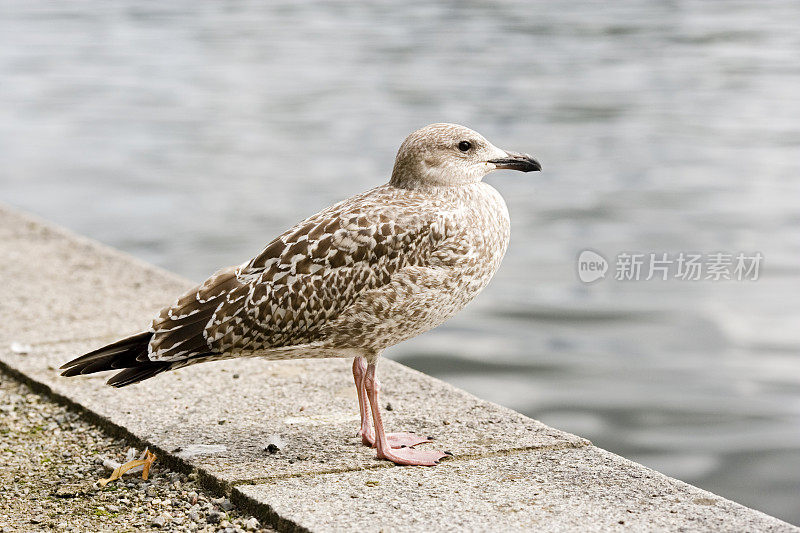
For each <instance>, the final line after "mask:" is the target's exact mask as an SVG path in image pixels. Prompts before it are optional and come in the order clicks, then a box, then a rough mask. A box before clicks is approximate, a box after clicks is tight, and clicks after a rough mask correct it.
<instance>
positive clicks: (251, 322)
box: [149, 182, 509, 364]
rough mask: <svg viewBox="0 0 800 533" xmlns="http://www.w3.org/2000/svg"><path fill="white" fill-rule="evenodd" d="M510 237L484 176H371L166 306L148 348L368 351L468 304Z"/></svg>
mask: <svg viewBox="0 0 800 533" xmlns="http://www.w3.org/2000/svg"><path fill="white" fill-rule="evenodd" d="M508 238H509V219H508V211H507V209H506V206H505V202H504V201H503V199H502V198H501V197H500V195H499V194H498V193H497V191H495V190H494V189H493V188H492V187H491V186H489V185H487V184H485V183H482V182H477V183H472V184H468V185H463V186H460V187H444V186H436V187H430V188H424V189H405V188H400V187H395V186H393V185H391V184H387V185H383V186H380V187H376V188H375V189H372V190H370V191H367V192H366V193H363V194H360V195H357V196H354V197H352V198H350V199H348V200H345V201H344V202H341V203H339V204H336V205H334V206H332V207H329V208H328V209H325V210H324V211H321V212H320V213H318V214H316V215H313V216H311V217H309V218H307V219H306V220H304V221H302V222H300V223H299V224H297V225H296V226H294V227H293V228H291V229H290V230H288V231H286V232H285V233H284V234H283V235H281V236H280V237H278V238H276V239H275V240H273V241H272V242H271V243H270V244H269V245H267V247H266V248H265V249H264V250H263V251H262V252H261V253H260V254H259V255H258V256H256V257H255V258H254V259H252V260H251V261H249V262H247V263H245V264H244V265H241V266H239V267H236V268H234V267H231V268H227V269H223V270H220V271H219V272H217V273H216V274H214V275H213V276H211V277H210V278H209V279H208V280H206V281H205V282H204V283H203V284H201V285H200V286H199V287H197V288H195V289H193V290H191V291H189V292H187V293H186V294H184V295H183V296H181V297H180V298H178V299H177V301H176V302H175V303H174V304H173V305H172V306H170V307H167V308H165V309H163V310H162V311H161V312H160V313H159V314H158V316H157V317H156V318H155V319H154V320H153V324H152V328H151V329H152V331H153V332H154V335H153V337H152V339H151V341H150V352H149V358H150V359H151V360H155V361H172V362H175V363H178V364H180V363H181V362H186V363H189V362H192V358H198V357H202V358H209V357H213V358H218V357H223V356H224V357H236V356H261V357H266V358H270V359H285V358H292V357H337V356H341V357H347V356H353V355H364V356H366V357H367V358H368V359H369V358H373V357H374V356H376V355H377V354H378V353H379V352H380V351H381V350H383V349H384V348H387V347H389V346H392V345H394V344H397V343H399V342H401V341H403V340H406V339H408V338H410V337H413V336H414V335H417V334H419V333H422V332H424V331H427V330H428V329H431V328H433V327H436V326H438V325H439V324H441V323H442V322H444V321H445V320H446V319H447V318H449V317H451V316H452V315H453V314H455V313H456V312H457V311H458V310H460V309H461V308H462V307H464V305H466V304H467V303H468V302H469V301H470V300H471V299H472V298H474V297H475V296H476V295H477V294H478V293H479V292H480V291H481V290H482V289H483V288H484V287H485V286H486V284H487V283H488V282H489V280H490V279H491V277H492V275H493V274H494V272H495V271H496V270H497V267H498V266H499V265H500V260H501V259H502V257H503V254H504V253H505V250H506V246H507V244H508ZM212 354H213V355H212ZM223 354H224V355H223Z"/></svg>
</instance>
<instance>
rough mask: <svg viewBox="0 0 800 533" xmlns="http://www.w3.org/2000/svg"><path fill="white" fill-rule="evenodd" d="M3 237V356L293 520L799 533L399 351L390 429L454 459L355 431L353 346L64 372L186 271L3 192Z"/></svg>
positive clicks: (388, 388)
mask: <svg viewBox="0 0 800 533" xmlns="http://www.w3.org/2000/svg"><path fill="white" fill-rule="evenodd" d="M0 252H1V253H2V257H3V258H4V259H3V261H2V262H0V274H1V275H2V280H3V282H4V283H3V285H2V288H0V302H2V304H0V305H2V308H1V309H2V316H1V317H0V318H1V319H2V321H3V324H4V327H3V328H2V330H0V363H1V364H2V366H3V368H4V369H5V370H6V371H8V372H12V373H15V374H17V375H18V376H21V377H23V378H24V379H26V380H27V381H28V382H30V383H32V384H33V385H34V386H37V387H38V388H39V390H43V391H45V392H48V393H50V394H52V395H53V396H54V397H55V398H57V399H59V400H60V401H62V402H65V403H69V404H71V405H73V406H75V407H77V408H78V409H80V410H83V412H84V413H85V414H87V416H90V417H91V418H92V419H93V420H94V421H99V422H101V423H103V424H105V425H106V427H108V428H109V429H111V430H113V431H114V432H116V433H118V434H122V435H125V436H127V437H128V438H131V439H133V440H137V441H141V442H143V443H146V444H148V445H149V446H151V447H153V448H155V449H156V450H158V451H159V454H160V460H164V461H166V462H167V463H168V464H170V466H172V467H173V468H180V469H184V470H196V471H198V472H199V473H200V475H201V480H202V481H203V482H204V484H205V485H206V486H207V487H209V488H211V489H212V490H216V491H218V492H226V493H229V494H230V495H231V498H232V499H234V501H235V502H237V503H238V504H239V505H242V506H245V507H247V508H248V509H249V510H251V511H252V512H254V513H255V514H256V515H257V516H258V517H259V518H261V519H262V520H265V521H267V522H268V523H271V524H273V525H274V526H276V527H278V528H279V529H282V530H326V531H327V530H351V529H355V528H359V529H363V530H366V531H379V530H381V529H385V530H393V531H411V530H419V529H421V528H425V529H435V530H464V529H467V530H496V531H510V530H520V531H522V530H531V529H535V530H541V531H563V530H581V531H611V530H621V529H626V528H632V529H635V530H637V531H638V530H692V531H698V530H707V531H721V530H729V531H745V530H746V531H800V529H798V528H795V527H793V526H791V525H789V524H787V523H785V522H781V521H780V520H777V519H775V518H772V517H769V516H767V515H765V514H763V513H760V512H758V511H754V510H751V509H748V508H746V507H743V506H741V505H738V504H736V503H733V502H730V501H728V500H725V499H723V498H720V497H718V496H716V495H713V494H711V493H708V492H706V491H703V490H700V489H698V488H695V487H692V486H690V485H687V484H685V483H682V482H680V481H677V480H674V479H671V478H669V477H666V476H664V475H662V474H659V473H657V472H654V471H652V470H649V469H647V468H645V467H643V466H641V465H638V464H635V463H632V462H630V461H627V460H625V459H623V458H621V457H618V456H616V455H613V454H611V453H609V452H606V451H604V450H601V449H599V448H596V447H594V446H591V444H590V443H589V442H588V441H586V440H585V439H582V438H580V437H577V436H575V435H571V434H569V433H565V432H562V431H559V430H556V429H553V428H550V427H548V426H545V425H544V424H541V423H540V422H537V421H535V420H532V419H530V418H527V417H525V416H523V415H521V414H519V413H516V412H514V411H511V410H509V409H506V408H504V407H500V406H498V405H495V404H492V403H489V402H486V401H483V400H480V399H478V398H475V397H474V396H472V395H470V394H467V393H466V392H463V391H461V390H459V389H456V388H454V387H452V386H450V385H447V384H445V383H443V382H441V381H438V380H436V379H433V378H430V377H428V376H425V375H423V374H421V373H419V372H416V371H413V370H411V369H408V368H406V367H404V366H402V365H399V364H397V363H393V362H391V361H384V362H383V363H382V368H381V376H382V380H383V382H384V399H385V401H387V402H390V403H391V404H392V406H393V410H392V411H390V412H387V413H386V418H387V421H386V422H387V424H388V426H389V427H390V428H392V429H397V430H402V429H414V430H417V431H421V432H426V433H428V434H431V435H435V436H436V438H437V439H438V441H439V442H437V446H439V447H441V448H443V449H447V450H450V451H452V452H453V453H454V454H455V456H456V457H455V459H453V460H450V461H447V462H445V463H443V464H442V465H440V466H438V467H435V468H401V467H395V466H393V465H391V464H390V463H387V462H383V461H377V460H375V459H374V453H373V451H371V450H369V449H366V448H364V447H362V446H360V445H359V443H358V439H357V438H356V436H355V431H356V426H357V424H358V412H357V405H356V399H355V391H354V390H353V386H352V379H351V375H350V367H349V362H348V361H342V360H307V361H288V362H267V361H261V360H239V361H223V362H216V363H207V364H204V365H198V366H195V367H190V368H186V369H182V370H179V371H176V372H172V373H168V374H164V375H161V376H158V377H156V378H154V379H152V380H149V381H147V382H145V383H143V384H140V385H136V386H133V387H129V388H125V389H121V390H117V389H112V388H110V387H106V386H104V385H103V381H104V380H105V378H106V377H107V376H91V377H85V378H75V379H66V378H61V377H60V376H59V375H58V372H57V371H56V369H57V367H58V366H59V365H60V364H62V363H63V362H65V361H66V360H68V359H69V358H71V357H73V356H75V355H77V354H80V353H83V352H85V351H86V350H89V349H92V348H94V347H97V346H99V345H101V344H103V342H105V341H108V340H112V339H113V338H116V337H118V336H122V335H125V334H129V333H131V332H134V331H137V330H139V329H141V328H142V326H143V325H144V324H146V323H147V321H148V320H149V319H150V317H151V316H152V315H153V313H154V312H155V311H156V310H157V309H158V308H159V307H160V306H162V305H164V304H166V303H169V302H170V301H172V300H173V299H174V297H175V295H176V294H177V293H178V292H179V291H181V290H183V289H185V288H186V287H188V286H189V285H190V283H189V282H187V281H185V280H182V279H180V278H177V277H176V276H174V275H172V274H169V273H166V272H164V271H162V270H160V269H157V268H154V267H152V266H150V265H146V264H143V263H142V262H139V261H136V260H134V259H132V258H130V257H128V256H126V255H124V254H122V253H120V252H117V251H115V250H111V249H109V248H107V247H104V246H102V245H99V244H97V243H94V242H93V241H90V240H88V239H85V238H82V237H78V236H75V235H72V234H71V233H69V232H67V231H65V230H62V229H59V228H53V227H51V226H49V225H47V224H46V223H43V222H41V221H37V220H35V219H33V218H31V217H28V216H26V215H23V214H20V213H16V212H14V211H12V210H9V209H7V208H2V207H0ZM12 343H21V344H29V345H31V348H30V349H28V350H26V352H27V353H20V350H18V349H16V350H14V349H12V348H11V344H12ZM276 435H277V436H278V437H280V439H281V440H282V441H283V445H282V447H281V450H280V451H278V452H277V453H274V454H272V453H269V452H268V451H266V450H265V447H266V445H267V443H268V442H269V441H270V439H272V438H273V437H274V436H276Z"/></svg>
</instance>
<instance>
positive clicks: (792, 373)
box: [0, 0, 800, 523]
mask: <svg viewBox="0 0 800 533" xmlns="http://www.w3.org/2000/svg"><path fill="white" fill-rule="evenodd" d="M163 4H165V5H162V4H160V3H155V2H131V1H129V2H115V3H111V2H98V1H94V2H80V3H69V4H67V3H59V2H52V1H50V2H38V1H30V2H2V3H0V161H1V163H0V199H2V200H3V201H6V202H8V203H11V204H13V205H16V206H19V207H22V208H24V209H28V210H30V211H33V212H36V213H38V214H40V215H43V216H45V217H47V218H49V219H51V220H54V221H56V222H59V223H62V224H64V225H66V226H68V227H70V228H73V229H75V230H77V231H78V232H80V233H84V234H87V235H90V236H92V237H95V238H97V239H100V240H101V241H104V242H106V243H109V244H111V245H113V246H117V247H119V248H122V249H124V250H127V251H129V252H131V253H133V254H135V255H137V256H140V257H142V258H144V259H146V260H149V261H152V262H154V263H157V264H159V265H161V266H164V267H166V268H168V269H170V270H173V271H177V272H179V273H181V274H184V275H186V276H189V277H191V278H194V279H198V280H199V279H201V278H203V277H204V276H205V275H207V274H209V273H210V272H212V271H213V270H214V269H216V268H217V267H218V266H222V265H227V264H233V263H238V262H241V261H243V260H244V259H246V258H248V257H249V256H251V255H252V254H254V253H255V252H257V251H258V250H259V248H260V247H261V246H262V245H263V244H264V243H266V242H267V241H268V240H270V239H271V238H272V237H273V236H275V235H276V234H277V233H279V232H280V231H282V230H284V229H285V228H287V227H288V226H290V225H291V224H293V223H294V222H295V221H297V220H298V219H300V218H301V217H303V216H305V215H308V214H311V213H313V212H315V211H317V210H318V209H320V208H322V207H325V206H326V205H328V204H330V203H331V202H334V201H336V200H339V199H341V198H343V197H346V196H348V195H350V194H353V193H356V192H359V191H361V190H363V189H366V188H368V187H370V186H373V185H375V184H378V183H381V182H383V181H385V180H386V179H387V177H388V175H389V172H390V170H391V163H392V159H393V156H394V152H395V150H396V148H397V146H398V144H399V143H400V141H401V140H402V139H403V138H404V137H405V135H406V134H407V133H409V132H410V131H411V130H413V129H415V128H417V127H419V126H421V125H424V124H426V123H429V122H435V121H448V122H460V123H464V124H467V125H469V126H471V127H473V128H475V129H478V130H479V131H480V132H482V133H483V134H485V135H486V136H487V137H488V138H489V139H491V140H492V141H493V142H494V143H495V144H497V145H498V146H502V147H506V148H510V149H517V150H522V151H528V152H530V153H532V154H534V155H536V156H537V158H538V159H539V160H540V161H542V163H543V165H544V168H545V172H543V173H542V174H541V175H534V176H531V175H517V174H514V173H510V172H507V173H496V174H494V175H492V176H490V177H489V178H488V181H489V182H491V183H492V184H493V185H495V186H496V187H497V188H498V189H499V190H500V191H501V192H502V193H503V194H504V196H505V197H506V198H507V200H508V204H509V208H510V210H511V215H512V228H513V229H512V233H513V237H512V243H511V248H510V250H509V253H508V255H507V257H506V259H505V262H504V265H503V268H502V270H501V272H500V273H499V274H498V276H497V278H496V279H495V281H494V282H493V283H492V285H491V286H490V287H489V289H487V290H486V292H485V293H484V294H483V295H482V296H481V297H480V298H479V300H478V301H476V302H475V304H473V305H472V306H471V307H470V308H468V309H467V310H466V311H465V312H463V313H462V314H461V315H459V316H458V317H456V318H455V319H453V320H452V321H451V322H449V323H448V324H447V325H446V326H444V327H442V328H440V329H438V330H437V331H435V332H433V333H429V334H426V335H424V336H422V337H420V338H418V339H415V340H413V341H411V342H409V343H406V344H404V345H401V346H399V347H397V348H395V349H393V350H392V351H391V357H394V358H395V359H397V360H400V361H402V362H405V363H407V364H409V365H411V366H413V367H416V368H419V369H421V370H423V371H425V372H429V373H431V374H434V375H437V376H439V377H441V378H443V379H445V380H447V381H449V382H451V383H454V384H456V385H458V386H461V387H464V388H466V389H468V390H470V391H472V392H474V393H475V394H477V395H479V396H482V397H485V398H489V399H492V400H494V401H497V402H499V403H502V404H504V405H507V406H509V407H512V408H515V409H518V410H520V411H522V412H524V413H526V414H529V415H531V416H533V417H535V418H538V419H541V420H543V421H544V422H546V423H548V424H552V425H554V426H557V427H559V428H563V429H566V430H569V431H573V432H576V433H579V434H581V435H584V436H586V437H589V438H590V439H591V440H592V441H593V442H594V443H596V444H597V445H599V446H602V447H605V448H608V449H610V450H613V451H615V452H617V453H620V454H622V455H624V456H626V457H629V458H631V459H634V460H636V461H640V462H642V463H644V464H647V465H649V466H652V467H654V468H657V469H659V470H661V471H663V472H665V473H667V474H670V475H673V476H676V477H678V478H681V479H684V480H686V481H688V482H691V483H695V484H698V485H700V486H702V487H704V488H707V489H710V490H712V491H715V492H718V493H720V494H722V495H725V496H727V497H730V498H733V499H735V500H737V501H739V502H742V503H744V504H747V505H751V506H754V507H757V508H759V509H762V510H764V511H767V512H769V513H772V514H775V515H777V516H780V517H782V518H784V519H787V520H790V521H793V522H795V523H800V504H798V502H800V355H798V350H799V349H800V310H798V304H797V300H798V298H797V297H798V295H799V294H800V239H798V229H797V228H798V224H799V223H800V150H798V148H799V147H800V96H798V95H800V62H798V57H800V31H798V24H797V21H798V20H800V4H798V3H797V2H791V1H789V0H782V1H776V2H755V3H735V2H724V3H723V2H719V3H717V2H656V1H652V2H633V1H624V2H614V3H580V2H561V3H557V2H545V3H531V2H522V1H520V2H497V3H493V4H492V5H489V4H485V3H479V2H469V1H467V2H445V3H437V4H435V5H431V4H430V3H427V2H377V3H373V2H365V3H348V4H341V3H328V2H306V3H294V2H287V3H277V2H272V3H263V4H259V3H244V2H225V3H198V2H167V3H163ZM586 248H590V249H593V250H596V251H598V252H600V253H601V254H603V255H605V256H606V257H607V258H609V259H611V260H613V258H614V256H616V254H617V253H619V252H622V251H640V252H670V253H678V252H681V251H699V252H705V253H711V252H717V251H728V252H738V251H745V252H752V251H760V252H761V253H762V254H763V255H764V258H765V259H764V264H763V269H762V272H761V278H760V279H759V280H758V281H756V282H712V281H699V282H688V281H677V280H672V281H666V282H665V281H649V282H644V281H640V282H617V281H614V280H613V279H606V280H602V281H599V282H597V283H595V284H592V285H584V284H583V283H581V282H580V281H579V280H578V278H577V276H576V267H575V259H576V257H577V255H578V253H579V252H580V251H581V250H583V249H586ZM612 274H613V265H612V271H611V272H610V273H609V277H610V276H611V275H612ZM435 408H436V406H431V409H435Z"/></svg>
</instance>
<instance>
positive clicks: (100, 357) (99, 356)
mask: <svg viewBox="0 0 800 533" xmlns="http://www.w3.org/2000/svg"><path fill="white" fill-rule="evenodd" d="M152 336H153V333H152V332H150V331H145V332H142V333H137V334H136V335H132V336H130V337H126V338H124V339H122V340H119V341H117V342H113V343H111V344H109V345H107V346H103V347H102V348H99V349H97V350H94V351H91V352H89V353H87V354H85V355H82V356H80V357H78V358H75V359H73V360H72V361H69V362H68V363H66V364H64V365H63V366H62V367H61V369H62V370H64V371H63V372H62V373H61V375H62V376H67V377H71V376H78V375H81V374H93V373H95V372H103V371H105V370H119V369H124V370H122V372H118V373H117V374H115V375H114V376H112V377H111V379H109V380H108V384H109V385H113V386H114V387H124V386H125V385H130V384H132V383H136V382H138V381H142V380H145V379H147V378H151V377H153V376H155V375H156V374H160V373H161V372H165V371H167V370H169V369H170V367H171V366H172V363H171V362H168V361H150V360H149V359H148V358H147V346H148V344H149V343H150V339H151V338H152Z"/></svg>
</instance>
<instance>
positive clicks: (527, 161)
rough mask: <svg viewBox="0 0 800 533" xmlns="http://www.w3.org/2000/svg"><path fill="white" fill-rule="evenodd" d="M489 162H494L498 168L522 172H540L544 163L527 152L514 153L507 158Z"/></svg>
mask: <svg viewBox="0 0 800 533" xmlns="http://www.w3.org/2000/svg"><path fill="white" fill-rule="evenodd" d="M509 155H510V154H509ZM489 163H493V164H494V165H495V167H497V168H498V169H507V170H518V171H520V172H539V171H541V170H542V165H541V164H540V163H539V162H538V161H537V160H535V159H534V158H532V157H531V156H529V155H527V154H525V155H516V154H514V155H513V156H510V157H507V158H505V157H504V158H502V159H492V160H490V161H489Z"/></svg>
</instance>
